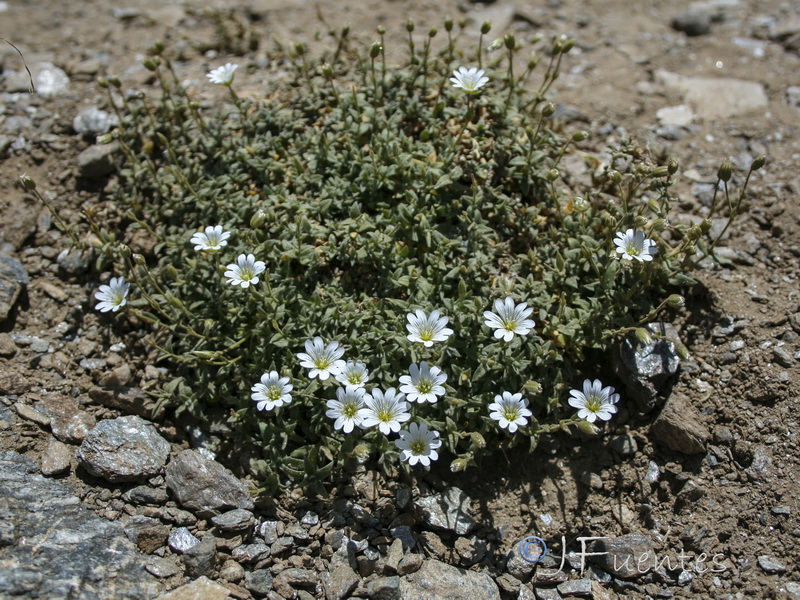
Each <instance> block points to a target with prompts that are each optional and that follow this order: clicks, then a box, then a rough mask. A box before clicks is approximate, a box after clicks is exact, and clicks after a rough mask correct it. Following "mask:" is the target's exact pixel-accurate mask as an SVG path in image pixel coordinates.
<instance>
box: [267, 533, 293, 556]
mask: <svg viewBox="0 0 800 600" xmlns="http://www.w3.org/2000/svg"><path fill="white" fill-rule="evenodd" d="M294 547H295V543H294V538H293V537H291V536H288V535H285V536H283V537H279V538H278V539H277V540H275V541H274V542H273V543H272V545H271V546H270V547H269V551H270V552H271V553H272V554H282V553H284V552H286V551H287V550H291V549H292V548H294Z"/></svg>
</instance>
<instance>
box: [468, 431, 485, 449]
mask: <svg viewBox="0 0 800 600" xmlns="http://www.w3.org/2000/svg"><path fill="white" fill-rule="evenodd" d="M469 439H470V441H471V442H472V443H473V444H475V446H476V447H478V448H486V439H485V438H484V437H483V436H482V435H481V434H480V433H478V432H477V431H475V432H473V433H470V434H469Z"/></svg>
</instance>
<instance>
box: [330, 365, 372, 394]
mask: <svg viewBox="0 0 800 600" xmlns="http://www.w3.org/2000/svg"><path fill="white" fill-rule="evenodd" d="M336 381H338V382H339V383H341V384H342V385H352V386H353V387H357V388H363V387H364V384H365V383H367V381H369V371H367V367H366V365H365V364H364V363H363V362H361V361H360V360H357V361H355V362H353V361H352V360H348V361H347V364H346V365H345V366H344V368H343V369H342V372H341V373H337V374H336Z"/></svg>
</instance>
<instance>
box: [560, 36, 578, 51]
mask: <svg viewBox="0 0 800 600" xmlns="http://www.w3.org/2000/svg"><path fill="white" fill-rule="evenodd" d="M562 37H563V38H564V39H563V41H562V43H561V53H562V54H566V53H567V52H569V51H570V50H572V47H573V46H574V45H575V40H574V39H573V38H568V37H566V36H562Z"/></svg>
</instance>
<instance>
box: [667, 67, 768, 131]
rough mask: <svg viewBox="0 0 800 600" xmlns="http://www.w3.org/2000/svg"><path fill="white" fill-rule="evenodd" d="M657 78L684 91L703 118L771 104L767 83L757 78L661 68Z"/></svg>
mask: <svg viewBox="0 0 800 600" xmlns="http://www.w3.org/2000/svg"><path fill="white" fill-rule="evenodd" d="M655 79H656V82H658V83H660V84H662V85H664V86H665V87H666V88H668V89H670V90H673V91H676V92H678V93H679V94H681V95H682V96H683V98H684V100H685V101H686V102H689V103H690V104H691V105H692V106H693V107H694V109H695V111H696V112H697V114H699V115H700V116H701V117H702V118H704V119H708V120H714V119H726V118H728V117H732V116H735V115H741V114H746V113H748V112H750V111H755V110H763V109H765V108H766V107H767V103H768V100H767V94H766V92H765V91H764V86H762V85H761V84H760V83H756V82H753V81H743V80H741V79H729V78H723V77H720V78H716V77H707V78H706V77H686V76H683V75H679V74H677V73H670V72H669V71H664V70H658V71H656V73H655Z"/></svg>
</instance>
